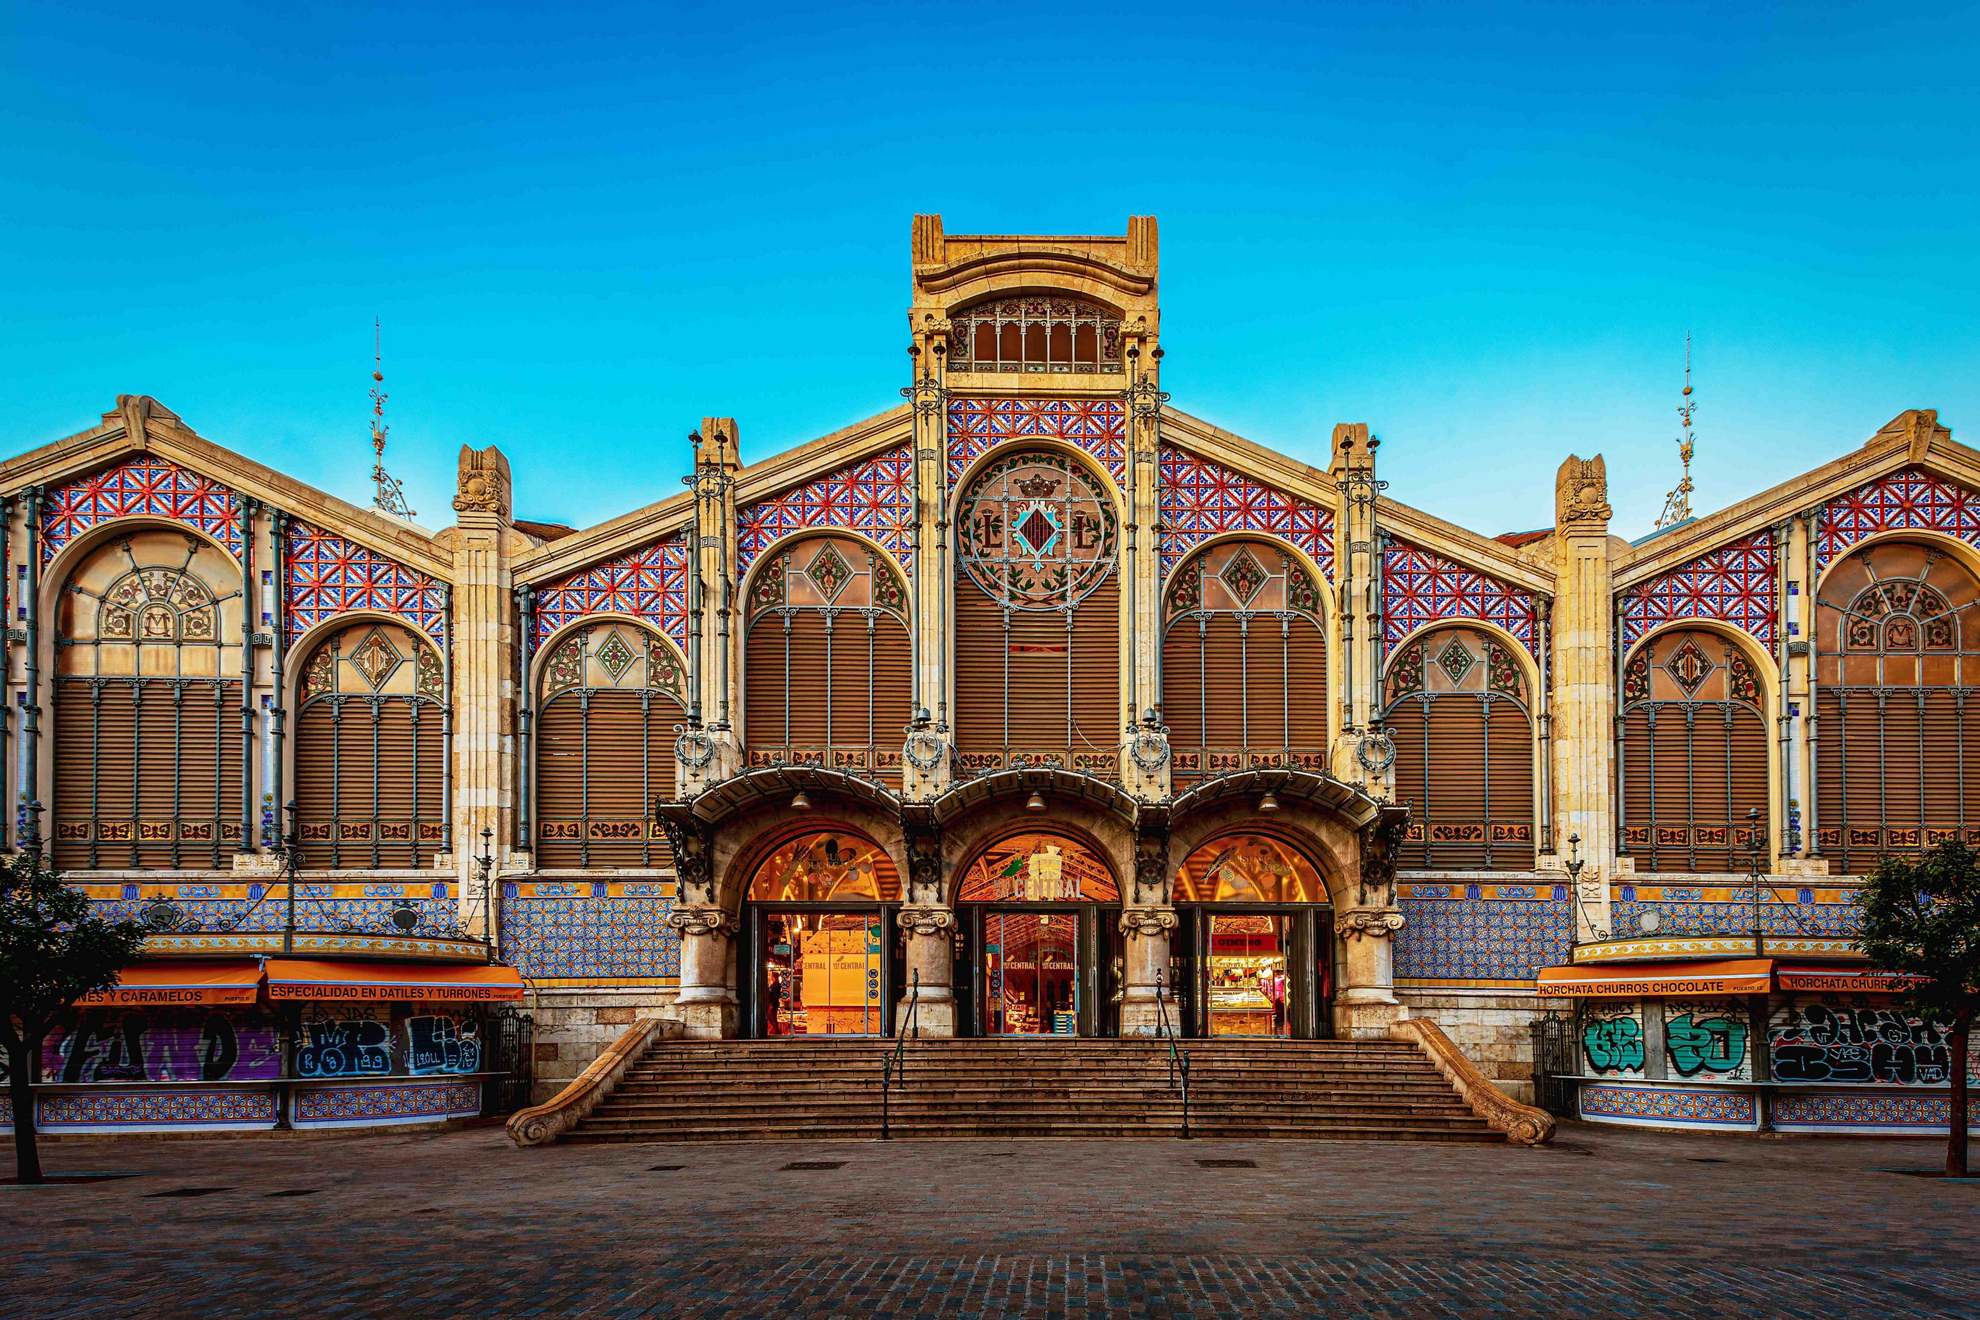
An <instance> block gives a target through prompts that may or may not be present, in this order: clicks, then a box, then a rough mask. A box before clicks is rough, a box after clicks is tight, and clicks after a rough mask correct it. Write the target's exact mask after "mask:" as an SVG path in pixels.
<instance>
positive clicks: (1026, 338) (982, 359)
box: [949, 294, 1121, 373]
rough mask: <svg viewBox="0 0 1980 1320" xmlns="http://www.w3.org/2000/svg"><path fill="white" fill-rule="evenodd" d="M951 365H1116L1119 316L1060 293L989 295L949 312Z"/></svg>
mask: <svg viewBox="0 0 1980 1320" xmlns="http://www.w3.org/2000/svg"><path fill="white" fill-rule="evenodd" d="M949 329H950V335H949V343H950V349H949V366H950V368H951V369H952V370H955V371H996V372H1042V373H1053V372H1063V373H1071V372H1075V371H1100V372H1118V371H1120V369H1121V319H1120V317H1118V316H1116V315H1114V314H1113V313H1112V312H1110V311H1108V310H1107V309H1106V308H1104V307H1100V306H1097V305H1096V304H1094V303H1090V302H1087V301H1085V300H1084V299H1080V298H1069V297H1066V296H1064V295H1062V294H1050V295H1045V294H1039V295H1032V296H1029V297H1024V298H994V299H992V300H991V301H989V302H981V303H978V304H976V306H974V307H971V308H969V309H968V310H967V311H961V312H957V313H956V314H955V315H954V316H952V317H950V318H949Z"/></svg>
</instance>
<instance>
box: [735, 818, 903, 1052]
mask: <svg viewBox="0 0 1980 1320" xmlns="http://www.w3.org/2000/svg"><path fill="white" fill-rule="evenodd" d="M900 901H901V882H900V873H899V871H898V870H897V869H896V867H895V866H894V863H893V859H892V858H890V857H889V856H888V855H887V851H886V849H884V848H882V847H881V846H880V845H879V844H877V843H875V842H874V841H873V840H872V839H870V838H868V837H867V836H866V835H864V834H863V833H861V832H859V831H858V830H854V829H850V828H846V827H844V826H842V825H836V824H833V823H829V822H820V823H819V824H817V825H816V826H809V827H806V828H804V829H802V830H800V831H798V832H796V833H792V834H789V835H786V836H785V837H784V838H783V839H782V840H781V841H779V842H778V843H776V845H775V846H774V847H772V848H771V849H770V850H769V851H768V852H766V853H765V854H764V855H763V857H762V858H761V860H759V861H758V862H757V863H756V865H755V867H754V868H753V870H752V871H751V873H750V879H749V888H748V890H747V891H746V896H745V902H744V908H743V914H744V926H745V929H746V931H747V939H748V944H747V945H746V946H745V958H744V964H745V968H746V971H745V978H744V979H745V993H746V1007H745V1013H746V1017H745V1021H746V1022H747V1024H748V1034H749V1035H751V1036H756V1037H772V1038H775V1037H792V1036H884V1035H886V1034H887V1032H888V1030H889V1026H890V1021H891V1014H890V1012H889V1006H890V1005H891V1004H892V1003H893V1002H894V1000H895V998H897V995H896V994H895V993H894V991H893V987H894V985H895V982H896V980H897V979H898V973H897V971H896V968H897V967H898V966H899V957H898V949H897V947H896V946H897V944H898V940H897V937H896V932H895V930H894V921H893V914H894V911H895V910H896V909H897V908H898V906H899V904H900Z"/></svg>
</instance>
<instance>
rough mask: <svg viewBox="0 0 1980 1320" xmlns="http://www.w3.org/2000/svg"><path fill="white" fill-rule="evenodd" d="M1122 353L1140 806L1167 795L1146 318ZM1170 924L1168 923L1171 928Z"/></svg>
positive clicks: (1129, 666) (1156, 462) (1158, 458)
mask: <svg viewBox="0 0 1980 1320" xmlns="http://www.w3.org/2000/svg"><path fill="white" fill-rule="evenodd" d="M1121 337H1122V341H1123V344H1122V353H1123V356H1124V357H1125V358H1126V360H1127V370H1128V373H1129V375H1130V376H1131V377H1132V379H1133V384H1131V385H1129V386H1128V388H1127V389H1125V390H1123V391H1122V392H1121V398H1122V400H1123V402H1124V403H1125V405H1126V408H1127V431H1128V470H1127V489H1126V490H1124V491H1122V492H1121V497H1122V499H1123V501H1124V502H1125V504H1126V514H1127V516H1126V517H1125V518H1124V519H1123V520H1122V521H1123V524H1124V525H1123V528H1122V530H1123V531H1124V532H1125V533H1126V535H1127V541H1126V544H1125V545H1124V546H1123V547H1122V550H1123V555H1122V560H1121V563H1122V569H1123V584H1124V585H1125V586H1126V588H1127V590H1125V591H1123V592H1122V593H1121V640H1122V645H1123V647H1124V649H1125V654H1124V656H1123V658H1122V665H1121V678H1122V684H1121V710H1122V712H1123V713H1124V714H1125V715H1126V717H1127V718H1126V719H1125V720H1124V721H1123V727H1122V731H1121V732H1122V744H1121V747H1122V752H1123V757H1122V764H1121V783H1122V784H1123V785H1124V786H1125V787H1126V788H1127V791H1128V792H1129V793H1132V794H1133V795H1134V796H1135V797H1137V798H1140V799H1141V800H1142V801H1144V802H1160V801H1161V800H1163V799H1164V798H1166V797H1168V795H1169V775H1170V769H1171V767H1170V764H1169V741H1168V735H1167V734H1166V732H1165V731H1164V730H1163V727H1162V723H1161V719H1160V717H1159V714H1158V712H1159V710H1160V707H1161V704H1162V690H1161V678H1160V666H1159V663H1158V658H1159V657H1160V655H1161V650H1162V608H1161V598H1162V510H1161V481H1162V405H1163V404H1164V403H1166V402H1167V401H1168V398H1169V396H1168V395H1166V394H1164V393H1163V392H1162V380H1161V375H1162V372H1161V368H1162V349H1161V346H1160V343H1159V341H1158V339H1157V336H1156V333H1155V330H1154V328H1153V327H1152V326H1150V325H1149V324H1148V323H1147V322H1146V321H1145V320H1136V321H1133V322H1131V323H1129V324H1128V325H1126V326H1124V327H1123V328H1122V336H1121ZM1171 924H1173V922H1172V923H1171Z"/></svg>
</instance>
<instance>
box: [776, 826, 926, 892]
mask: <svg viewBox="0 0 1980 1320" xmlns="http://www.w3.org/2000/svg"><path fill="white" fill-rule="evenodd" d="M749 897H750V900H751V901H752V902H756V903H898V902H900V901H901V877H900V872H899V871H898V870H897V869H896V868H895V866H894V859H893V858H891V857H889V856H887V850H886V849H884V848H882V847H880V846H879V845H878V844H876V843H873V842H871V841H870V840H868V839H865V838H863V837H861V836H860V835H858V834H855V833H853V832H852V831H850V830H829V829H828V830H818V831H815V832H813V833H809V834H801V835H799V836H798V837H797V838H795V839H792V840H790V841H789V842H788V843H784V844H780V845H779V846H778V848H777V850H776V851H775V852H773V853H771V854H770V855H769V856H768V857H766V858H764V859H763V861H762V862H761V863H759V864H758V866H757V868H756V874H755V875H754V876H752V877H751V878H750V882H749Z"/></svg>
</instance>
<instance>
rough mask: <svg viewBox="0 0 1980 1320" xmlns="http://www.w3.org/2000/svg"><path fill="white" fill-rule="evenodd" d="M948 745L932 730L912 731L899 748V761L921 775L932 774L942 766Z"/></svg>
mask: <svg viewBox="0 0 1980 1320" xmlns="http://www.w3.org/2000/svg"><path fill="white" fill-rule="evenodd" d="M947 747H948V744H947V743H945V742H943V741H942V736H941V735H940V734H938V733H936V732H935V731H934V730H933V729H912V730H911V731H910V732H909V733H908V736H907V742H906V743H905V744H904V745H903V746H902V747H901V759H902V760H904V761H906V762H907V763H908V764H909V765H911V766H913V767H914V768H915V769H917V770H919V771H921V773H923V774H933V773H934V772H935V771H936V769H938V768H939V767H940V766H941V764H942V753H943V751H944V749H946V748H947Z"/></svg>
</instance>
